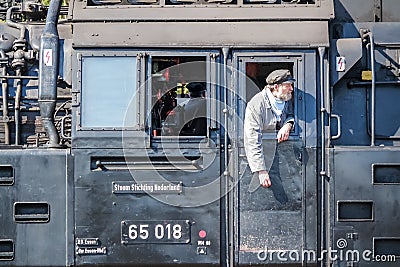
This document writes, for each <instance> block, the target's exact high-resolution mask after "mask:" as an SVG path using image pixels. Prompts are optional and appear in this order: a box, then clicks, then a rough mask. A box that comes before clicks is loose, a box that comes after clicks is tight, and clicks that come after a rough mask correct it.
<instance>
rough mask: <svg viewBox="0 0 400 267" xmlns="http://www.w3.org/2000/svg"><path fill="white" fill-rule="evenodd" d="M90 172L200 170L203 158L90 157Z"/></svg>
mask: <svg viewBox="0 0 400 267" xmlns="http://www.w3.org/2000/svg"><path fill="white" fill-rule="evenodd" d="M90 169H91V170H92V171H118V170H150V169H156V170H202V169H203V158H202V157H200V156H185V157H176V156H171V157H165V156H162V157H148V158H147V157H126V158H125V157H91V160H90Z"/></svg>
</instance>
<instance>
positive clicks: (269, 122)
mask: <svg viewBox="0 0 400 267" xmlns="http://www.w3.org/2000/svg"><path fill="white" fill-rule="evenodd" d="M266 90H268V89H263V90H262V91H261V92H259V93H258V94H256V95H255V96H254V97H253V98H252V99H251V100H250V101H249V103H247V107H246V114H245V118H244V148H245V151H246V156H247V161H248V162H249V165H250V169H251V171H252V172H256V171H261V170H267V168H266V164H265V159H264V152H263V144H262V132H265V131H275V130H276V127H277V119H276V117H275V115H274V114H273V111H272V109H271V104H270V102H269V99H268V96H267V92H266ZM289 121H291V122H293V123H294V116H293V105H292V102H291V101H288V102H286V105H285V108H284V110H283V112H282V116H281V120H280V122H279V125H278V126H280V127H281V126H283V125H284V124H285V123H287V122H289Z"/></svg>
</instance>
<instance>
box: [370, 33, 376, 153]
mask: <svg viewBox="0 0 400 267" xmlns="http://www.w3.org/2000/svg"><path fill="white" fill-rule="evenodd" d="M368 36H369V39H370V42H371V47H370V48H371V72H372V84H371V146H375V91H376V77H375V45H374V37H373V34H372V32H369V33H368Z"/></svg>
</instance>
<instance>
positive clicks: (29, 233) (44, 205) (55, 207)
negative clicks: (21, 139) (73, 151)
mask: <svg viewBox="0 0 400 267" xmlns="http://www.w3.org/2000/svg"><path fill="white" fill-rule="evenodd" d="M0 162H1V164H5V165H8V166H12V167H13V169H14V178H15V181H14V184H13V185H2V186H0V195H1V202H2V205H1V211H0V213H1V216H0V217H1V218H2V222H1V225H2V226H1V227H0V247H2V248H1V249H0V250H1V251H0V260H3V261H2V263H4V264H5V265H9V264H8V260H11V259H12V258H13V259H12V262H10V263H11V264H12V265H13V266H67V265H71V264H73V258H72V253H73V246H72V244H73V232H72V214H71V212H72V204H71V203H72V202H69V201H72V198H71V194H72V190H71V189H72V184H71V182H72V176H71V174H72V172H71V169H70V168H71V167H72V165H71V161H70V157H69V156H68V150H33V149H29V150H3V151H2V152H1V155H0ZM50 212H51V214H50ZM7 240H9V241H7ZM11 254H12V255H11ZM27 255H29V256H27ZM50 255H56V257H52V256H50Z"/></svg>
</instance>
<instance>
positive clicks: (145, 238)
mask: <svg viewBox="0 0 400 267" xmlns="http://www.w3.org/2000/svg"><path fill="white" fill-rule="evenodd" d="M121 241H122V243H123V244H138V243H174V244H176V243H181V244H185V243H189V242H190V224H189V221H188V220H165V221H122V222H121Z"/></svg>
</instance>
